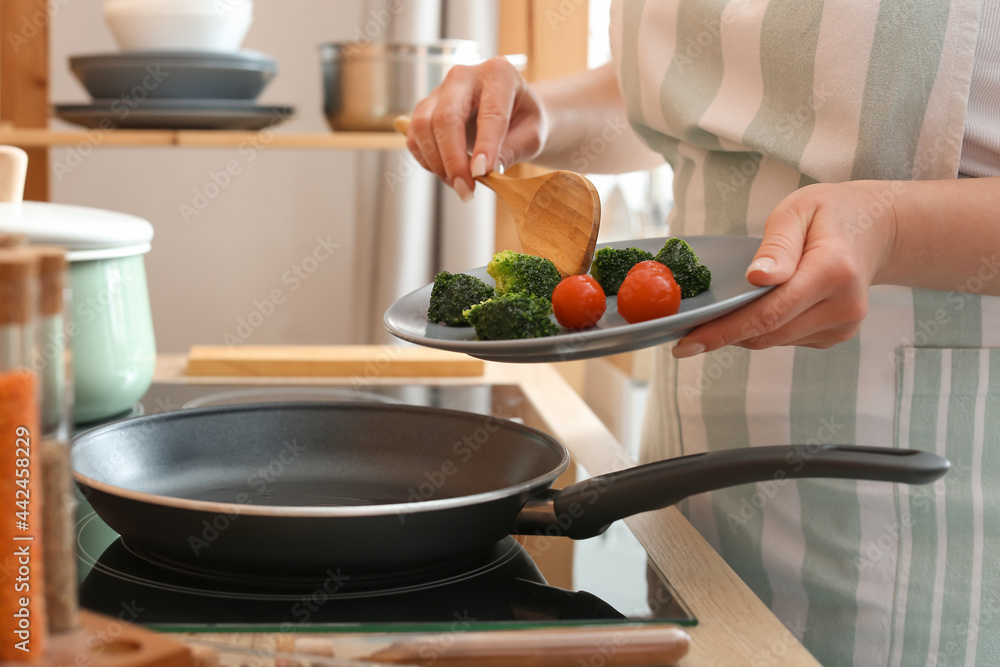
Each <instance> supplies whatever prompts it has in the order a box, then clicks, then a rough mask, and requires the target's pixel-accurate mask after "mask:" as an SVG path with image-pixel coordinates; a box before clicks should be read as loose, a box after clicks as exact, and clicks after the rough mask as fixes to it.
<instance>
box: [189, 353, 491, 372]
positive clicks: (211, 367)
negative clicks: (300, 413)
mask: <svg viewBox="0 0 1000 667" xmlns="http://www.w3.org/2000/svg"><path fill="white" fill-rule="evenodd" d="M483 368H484V364H483V362H482V360H480V359H474V358H472V357H469V356H466V355H464V354H459V353H456V352H449V351H447V350H435V349H431V348H426V347H402V346H395V345H326V346H312V345H308V346H286V345H275V346H270V345H267V346H249V345H247V346H242V345H241V346H238V347H228V346H224V345H217V346H216V345H195V346H193V347H192V348H191V350H190V352H189V353H188V365H187V374H188V375H189V376H200V377H351V378H363V379H367V380H374V379H377V378H386V377H469V376H478V375H482V374H483Z"/></svg>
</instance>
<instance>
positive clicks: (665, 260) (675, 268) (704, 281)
mask: <svg viewBox="0 0 1000 667" xmlns="http://www.w3.org/2000/svg"><path fill="white" fill-rule="evenodd" d="M654 259H655V260H656V261H657V262H660V263H661V264H666V265H667V267H669V268H670V271H671V272H673V274H674V280H676V281H677V285H678V286H679V287H680V288H681V298H682V299H687V298H688V297H692V296H695V295H696V294H701V293H702V292H704V291H705V290H707V289H708V288H709V286H710V285H711V284H712V272H711V271H709V270H708V267H707V266H704V265H703V264H701V262H700V260H699V259H698V256H697V255H696V254H694V250H692V249H691V246H690V245H688V243H687V241H684V240H683V239H678V238H670V239H667V242H666V243H664V244H663V247H662V248H660V252H658V253H656V257H655V258H654Z"/></svg>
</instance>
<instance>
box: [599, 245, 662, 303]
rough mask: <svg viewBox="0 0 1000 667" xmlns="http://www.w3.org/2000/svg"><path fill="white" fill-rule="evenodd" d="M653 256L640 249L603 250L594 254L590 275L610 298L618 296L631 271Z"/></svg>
mask: <svg viewBox="0 0 1000 667" xmlns="http://www.w3.org/2000/svg"><path fill="white" fill-rule="evenodd" d="M647 259H653V254H652V253H649V252H646V251H645V250H641V249H640V248H601V249H600V250H598V251H597V252H596V253H594V262H593V264H591V265H590V274H591V275H592V276H594V280H596V281H597V283H598V284H599V285H600V286H601V289H603V290H604V293H605V294H606V295H608V296H611V295H612V294H617V293H618V290H619V289H620V288H621V286H622V282H623V281H624V280H625V274H627V273H628V271H629V269H631V268H632V267H633V266H635V265H636V264H638V263H639V262H643V261H645V260H647Z"/></svg>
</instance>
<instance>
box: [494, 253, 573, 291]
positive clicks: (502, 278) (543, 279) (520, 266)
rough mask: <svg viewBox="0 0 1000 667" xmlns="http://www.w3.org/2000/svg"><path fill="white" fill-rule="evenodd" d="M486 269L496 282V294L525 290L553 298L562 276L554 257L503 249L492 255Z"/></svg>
mask: <svg viewBox="0 0 1000 667" xmlns="http://www.w3.org/2000/svg"><path fill="white" fill-rule="evenodd" d="M486 272H487V273H488V274H490V276H492V278H493V280H495V281H496V284H497V289H496V292H497V295H498V296H503V295H505V294H514V293H516V292H526V293H528V294H534V295H535V296H540V297H543V298H545V299H551V298H552V290H554V289H555V288H556V285H558V284H559V281H560V280H562V275H560V273H559V269H557V268H556V265H555V264H553V263H552V260H550V259H545V258H544V257H535V256H534V255H525V254H523V253H519V252H514V251H512V250H503V251H501V252H498V253H496V254H495V255H493V259H492V260H491V261H490V263H489V264H488V265H487V266H486Z"/></svg>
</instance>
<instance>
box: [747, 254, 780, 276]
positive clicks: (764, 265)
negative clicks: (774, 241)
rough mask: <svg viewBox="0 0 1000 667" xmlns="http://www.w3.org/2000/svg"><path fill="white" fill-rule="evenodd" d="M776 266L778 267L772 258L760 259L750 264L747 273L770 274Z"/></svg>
mask: <svg viewBox="0 0 1000 667" xmlns="http://www.w3.org/2000/svg"><path fill="white" fill-rule="evenodd" d="M776 266H778V263H777V262H775V261H774V260H773V259H771V258H770V257H761V258H760V259H755V260H754V261H753V262H751V263H750V266H748V267H747V273H748V274H749V273H753V272H754V271H760V272H761V273H770V272H771V271H773V270H774V267H776Z"/></svg>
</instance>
